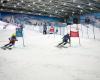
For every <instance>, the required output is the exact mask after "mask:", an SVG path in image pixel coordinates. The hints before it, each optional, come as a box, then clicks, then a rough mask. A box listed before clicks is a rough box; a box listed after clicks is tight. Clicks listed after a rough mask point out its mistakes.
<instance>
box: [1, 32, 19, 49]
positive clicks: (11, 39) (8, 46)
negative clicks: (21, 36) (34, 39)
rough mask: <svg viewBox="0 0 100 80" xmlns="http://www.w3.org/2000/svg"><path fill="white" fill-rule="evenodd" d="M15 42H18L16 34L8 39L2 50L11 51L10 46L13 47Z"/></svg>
mask: <svg viewBox="0 0 100 80" xmlns="http://www.w3.org/2000/svg"><path fill="white" fill-rule="evenodd" d="M15 41H18V40H17V39H16V34H12V36H11V37H10V38H9V43H8V44H6V45H4V46H3V47H2V48H3V49H6V48H8V49H11V46H13V45H14V44H15Z"/></svg>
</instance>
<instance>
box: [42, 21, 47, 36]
mask: <svg viewBox="0 0 100 80" xmlns="http://www.w3.org/2000/svg"><path fill="white" fill-rule="evenodd" d="M43 34H47V25H46V23H44V25H43Z"/></svg>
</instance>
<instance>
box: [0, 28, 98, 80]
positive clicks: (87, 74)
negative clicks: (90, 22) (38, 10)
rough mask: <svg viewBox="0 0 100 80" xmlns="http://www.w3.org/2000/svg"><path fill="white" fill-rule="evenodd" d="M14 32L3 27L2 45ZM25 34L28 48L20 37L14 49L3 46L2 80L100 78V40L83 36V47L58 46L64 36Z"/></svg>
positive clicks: (0, 50) (96, 79)
mask: <svg viewBox="0 0 100 80" xmlns="http://www.w3.org/2000/svg"><path fill="white" fill-rule="evenodd" d="M83 29H84V30H85V28H84V27H83ZM14 32H15V30H13V31H12V29H11V30H9V29H6V30H2V29H1V30H0V46H3V45H4V44H6V43H8V37H9V36H10V35H11V34H12V33H14ZM23 33H24V44H25V47H23V39H22V38H18V42H16V45H15V46H14V48H13V49H12V50H2V49H0V80H100V40H94V39H92V38H91V39H86V38H82V37H81V38H80V40H81V45H80V46H79V45H73V46H72V47H68V48H57V47H56V45H57V44H58V43H59V42H61V41H62V40H61V38H62V36H61V35H57V34H55V35H54V34H47V35H43V34H42V33H39V32H38V31H33V30H32V29H29V28H28V27H26V28H25V29H24V32H23ZM73 44H78V43H73ZM67 46H68V45H67Z"/></svg>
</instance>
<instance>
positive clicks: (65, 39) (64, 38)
mask: <svg viewBox="0 0 100 80" xmlns="http://www.w3.org/2000/svg"><path fill="white" fill-rule="evenodd" d="M62 39H63V41H62V42H61V43H59V44H58V45H57V47H63V46H64V45H65V44H67V43H69V44H70V35H69V34H68V33H67V34H66V35H64V37H63V38H62Z"/></svg>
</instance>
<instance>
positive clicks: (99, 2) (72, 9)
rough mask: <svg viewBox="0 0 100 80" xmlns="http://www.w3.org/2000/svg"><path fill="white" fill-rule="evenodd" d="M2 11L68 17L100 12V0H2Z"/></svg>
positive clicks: (0, 6) (0, 3) (0, 8)
mask: <svg viewBox="0 0 100 80" xmlns="http://www.w3.org/2000/svg"><path fill="white" fill-rule="evenodd" d="M0 11H3V12H15V13H27V14H33V15H43V16H54V17H66V16H69V15H74V14H78V15H80V14H85V13H91V12H100V0H1V1H0Z"/></svg>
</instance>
